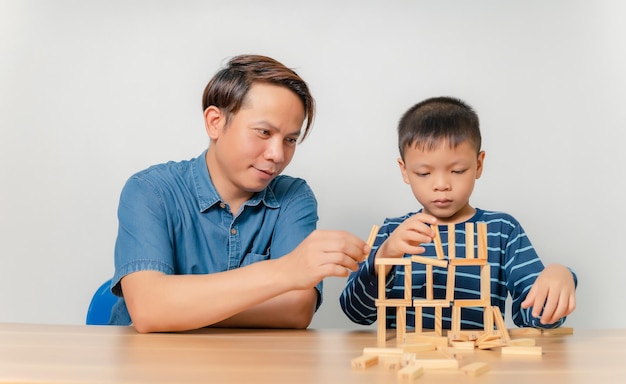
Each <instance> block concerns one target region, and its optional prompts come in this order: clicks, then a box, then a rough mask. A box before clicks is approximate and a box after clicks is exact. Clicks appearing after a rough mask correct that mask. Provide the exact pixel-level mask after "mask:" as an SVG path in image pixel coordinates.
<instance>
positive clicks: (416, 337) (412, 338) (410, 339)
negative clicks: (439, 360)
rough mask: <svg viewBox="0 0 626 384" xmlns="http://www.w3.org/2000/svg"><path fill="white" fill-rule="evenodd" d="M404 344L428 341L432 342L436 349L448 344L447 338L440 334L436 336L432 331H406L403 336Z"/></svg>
mask: <svg viewBox="0 0 626 384" xmlns="http://www.w3.org/2000/svg"><path fill="white" fill-rule="evenodd" d="M405 340H406V341H405V343H406V345H411V344H415V343H429V344H433V345H434V346H435V347H436V348H437V349H440V348H445V347H447V346H448V338H447V337H442V336H436V335H435V334H434V333H432V332H431V333H426V334H425V333H407V334H406V336H405Z"/></svg>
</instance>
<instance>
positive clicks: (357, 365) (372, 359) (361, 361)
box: [350, 355, 378, 369]
mask: <svg viewBox="0 0 626 384" xmlns="http://www.w3.org/2000/svg"><path fill="white" fill-rule="evenodd" d="M377 363H378V356H377V355H362V356H359V357H356V358H354V359H352V361H351V364H350V365H351V366H352V368H353V369H364V368H367V367H371V366H372V365H375V364H377Z"/></svg>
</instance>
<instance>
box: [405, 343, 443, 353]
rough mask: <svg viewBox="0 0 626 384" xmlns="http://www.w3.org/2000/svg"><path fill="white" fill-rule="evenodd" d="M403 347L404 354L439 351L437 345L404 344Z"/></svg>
mask: <svg viewBox="0 0 626 384" xmlns="http://www.w3.org/2000/svg"><path fill="white" fill-rule="evenodd" d="M401 347H402V350H403V351H404V353H417V352H428V351H434V350H436V349H437V345H436V344H434V343H414V344H403V345H402V346H401Z"/></svg>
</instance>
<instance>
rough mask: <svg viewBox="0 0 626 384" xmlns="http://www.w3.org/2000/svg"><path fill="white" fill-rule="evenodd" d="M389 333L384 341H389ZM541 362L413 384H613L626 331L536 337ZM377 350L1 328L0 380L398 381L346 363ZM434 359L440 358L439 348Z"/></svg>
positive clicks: (205, 336)
mask: <svg viewBox="0 0 626 384" xmlns="http://www.w3.org/2000/svg"><path fill="white" fill-rule="evenodd" d="M390 337H391V336H390ZM536 342H537V345H539V346H542V350H543V355H542V356H541V357H519V356H517V357H507V356H501V354H500V351H498V350H495V351H491V350H485V351H481V350H475V351H474V352H465V353H459V354H457V355H456V358H457V359H458V360H459V365H460V367H463V366H464V365H465V364H469V363H470V362H474V361H481V362H487V363H488V364H489V366H490V370H489V371H488V372H487V373H485V374H483V375H481V376H479V377H475V378H472V377H467V376H465V375H464V374H463V373H462V372H461V371H459V370H452V371H450V370H448V371H426V372H425V373H424V374H423V376H421V377H420V378H418V379H416V381H415V382H416V383H434V382H436V383H459V382H460V383H462V382H475V383H507V384H511V383H524V384H528V383H533V384H537V383H597V384H600V383H617V382H620V383H621V382H623V381H624V378H625V377H626V329H620V330H584V329H581V330H578V329H577V330H575V332H574V334H573V335H568V336H540V337H538V338H537V340H536ZM375 346H376V333H375V332H374V331H369V330H368V331H346V330H306V331H293V330H237V329H202V330H197V331H193V332H182V333H166V334H144V335H142V334H138V333H136V332H135V330H134V329H133V328H130V327H114V326H68V325H37V324H0V382H2V383H6V382H26V383H33V382H38V383H39V382H45V383H142V382H146V383H200V382H206V383H324V384H325V383H340V384H349V383H359V384H367V383H396V382H398V379H397V372H396V371H392V370H388V369H386V368H385V367H384V366H383V365H382V364H378V365H375V366H372V367H370V368H367V369H363V370H356V369H352V368H351V366H350V362H351V360H352V359H354V358H355V357H357V356H359V355H361V353H362V352H363V348H365V347H375ZM438 353H441V352H438Z"/></svg>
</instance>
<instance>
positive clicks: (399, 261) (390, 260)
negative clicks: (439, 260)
mask: <svg viewBox="0 0 626 384" xmlns="http://www.w3.org/2000/svg"><path fill="white" fill-rule="evenodd" d="M413 257H415V256H413ZM433 260H434V259H433ZM374 264H375V265H409V264H411V259H409V258H408V257H398V258H396V257H380V258H379V257H377V258H376V259H375V260H374Z"/></svg>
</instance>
